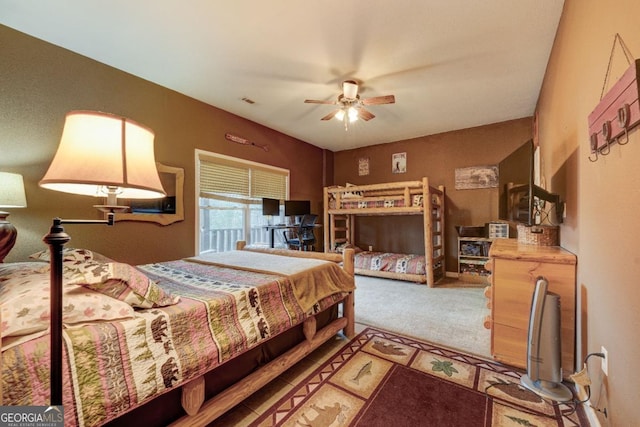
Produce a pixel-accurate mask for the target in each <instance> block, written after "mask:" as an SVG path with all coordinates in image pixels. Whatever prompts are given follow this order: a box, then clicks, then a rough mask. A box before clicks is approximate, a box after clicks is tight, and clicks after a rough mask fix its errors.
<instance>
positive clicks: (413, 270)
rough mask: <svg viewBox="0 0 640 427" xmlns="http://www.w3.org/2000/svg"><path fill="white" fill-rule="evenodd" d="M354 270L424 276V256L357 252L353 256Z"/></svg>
mask: <svg viewBox="0 0 640 427" xmlns="http://www.w3.org/2000/svg"><path fill="white" fill-rule="evenodd" d="M354 267H355V268H356V270H368V271H386V272H390V273H401V274H419V275H424V274H425V268H426V266H425V257H424V255H408V254H394V253H386V252H368V251H367V252H359V253H357V254H356V256H355V260H354Z"/></svg>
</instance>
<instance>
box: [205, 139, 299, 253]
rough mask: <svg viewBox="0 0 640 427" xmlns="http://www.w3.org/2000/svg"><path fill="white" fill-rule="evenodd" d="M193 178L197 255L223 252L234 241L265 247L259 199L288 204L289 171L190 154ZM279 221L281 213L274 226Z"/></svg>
mask: <svg viewBox="0 0 640 427" xmlns="http://www.w3.org/2000/svg"><path fill="white" fill-rule="evenodd" d="M196 174H197V179H196V193H197V194H199V197H198V198H197V200H198V218H197V226H198V236H197V248H196V251H197V253H199V254H201V253H205V252H224V251H229V250H232V249H235V246H236V242H237V241H238V240H245V241H246V242H247V244H264V245H267V244H268V243H269V233H268V230H267V229H266V228H265V227H264V226H265V225H267V221H268V220H269V218H268V217H265V216H263V215H262V198H263V197H267V198H272V199H278V200H286V199H288V196H289V170H287V169H282V168H277V167H274V166H269V165H264V164H261V163H256V162H250V161H247V160H242V159H237V158H234V157H229V156H224V155H222V154H216V153H210V152H206V151H202V150H196ZM272 220H273V219H272ZM283 220H284V216H283V213H282V208H281V213H280V218H279V219H276V222H283Z"/></svg>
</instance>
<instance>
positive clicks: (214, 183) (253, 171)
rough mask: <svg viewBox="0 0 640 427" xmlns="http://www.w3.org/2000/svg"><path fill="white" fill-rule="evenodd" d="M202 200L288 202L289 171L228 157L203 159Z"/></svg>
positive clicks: (200, 180) (201, 160)
mask: <svg viewBox="0 0 640 427" xmlns="http://www.w3.org/2000/svg"><path fill="white" fill-rule="evenodd" d="M199 159H200V177H199V182H200V197H212V196H216V195H217V196H226V197H232V198H239V199H245V200H252V199H253V200H255V199H261V198H263V197H268V198H271V199H278V200H286V199H287V187H288V185H287V184H288V180H289V171H288V170H286V169H280V168H275V167H272V166H268V165H260V164H259V163H254V162H246V161H243V160H241V159H233V158H228V157H214V156H200V157H199Z"/></svg>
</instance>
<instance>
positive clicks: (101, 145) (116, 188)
mask: <svg viewBox="0 0 640 427" xmlns="http://www.w3.org/2000/svg"><path fill="white" fill-rule="evenodd" d="M153 139H154V134H153V131H151V130H150V129H148V128H146V127H144V126H142V125H140V124H138V123H135V122H133V121H132V120H129V119H126V118H124V117H120V116H116V115H113V114H107V113H102V112H96V111H72V112H69V113H68V114H67V115H66V118H65V123H64V129H63V131H62V137H61V139H60V145H59V146H58V150H57V152H56V154H55V156H54V158H53V161H52V162H51V165H50V166H49V169H48V170H47V173H46V174H45V176H44V177H43V178H42V180H41V181H40V182H39V185H40V186H41V187H43V188H47V189H50V190H55V191H62V192H66V193H73V194H82V195H87V196H95V197H105V196H106V197H107V201H106V204H104V205H95V206H96V208H98V209H100V210H101V211H104V212H106V213H107V219H106V220H74V219H71V220H63V219H60V218H54V219H53V225H52V226H51V229H50V231H49V234H47V235H46V236H44V238H43V240H44V242H45V243H47V244H48V245H49V248H50V252H51V256H50V265H51V287H50V288H51V385H50V387H51V405H52V406H54V405H62V285H63V283H62V280H63V279H62V272H63V270H62V252H63V249H64V245H65V244H66V243H67V242H68V241H69V240H70V237H69V235H68V234H66V233H65V231H64V228H63V227H62V224H107V225H113V224H114V216H115V212H117V211H124V210H126V207H124V206H119V205H118V204H117V197H124V198H128V199H153V198H160V197H164V196H165V195H166V194H165V192H164V190H163V188H162V184H161V182H160V177H159V175H158V171H157V169H156V162H155V157H154V149H153Z"/></svg>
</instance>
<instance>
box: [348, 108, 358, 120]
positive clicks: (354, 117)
mask: <svg viewBox="0 0 640 427" xmlns="http://www.w3.org/2000/svg"><path fill="white" fill-rule="evenodd" d="M356 120H358V110H356V109H355V108H353V107H351V108H349V121H350V122H351V123H353V122H355V121H356Z"/></svg>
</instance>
